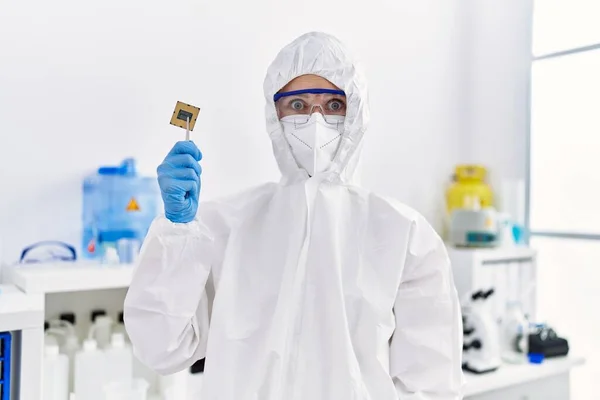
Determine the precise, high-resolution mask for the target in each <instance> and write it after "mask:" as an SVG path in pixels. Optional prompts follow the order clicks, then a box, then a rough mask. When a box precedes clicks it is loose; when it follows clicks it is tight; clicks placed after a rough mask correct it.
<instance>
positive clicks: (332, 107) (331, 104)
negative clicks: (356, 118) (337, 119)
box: [328, 100, 344, 111]
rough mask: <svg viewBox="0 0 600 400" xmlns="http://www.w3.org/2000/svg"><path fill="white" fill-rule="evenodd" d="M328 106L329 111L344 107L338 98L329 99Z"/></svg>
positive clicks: (339, 109)
mask: <svg viewBox="0 0 600 400" xmlns="http://www.w3.org/2000/svg"><path fill="white" fill-rule="evenodd" d="M328 106H329V109H330V110H331V111H341V110H342V109H343V108H344V103H343V102H341V101H340V100H331V101H330V102H329V104H328Z"/></svg>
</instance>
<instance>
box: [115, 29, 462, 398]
mask: <svg viewBox="0 0 600 400" xmlns="http://www.w3.org/2000/svg"><path fill="white" fill-rule="evenodd" d="M304 74H315V75H319V76H321V77H323V78H326V79H328V80H329V81H330V82H332V83H333V84H335V85H336V86H338V87H339V88H341V89H342V90H344V91H345V92H346V96H347V114H346V120H345V130H344V133H343V139H342V142H341V144H340V148H339V151H338V152H337V155H336V157H335V158H334V161H333V163H332V166H331V168H330V169H329V170H328V171H327V172H325V173H323V174H318V175H317V176H315V177H312V178H309V177H308V175H307V173H306V172H305V171H304V170H302V169H300V168H299V167H298V165H297V163H296V162H295V160H294V158H293V156H292V153H291V151H290V147H289V145H288V143H287V141H286V139H285V138H284V135H283V134H282V127H281V123H280V122H279V120H278V117H277V113H276V109H275V104H274V102H273V95H274V94H275V93H276V92H277V91H278V90H280V89H281V88H282V87H283V86H284V85H286V84H287V83H288V82H289V81H291V80H292V79H294V78H295V77H297V76H300V75H304ZM264 91H265V97H266V101H267V104H266V118H267V127H268V132H269V134H270V137H271V140H272V144H273V150H274V153H275V157H276V158H277V162H278V164H279V168H280V169H281V173H282V179H281V181H280V182H279V183H273V184H266V185H263V186H260V187H258V188H255V189H252V190H249V191H247V192H245V193H242V194H240V195H238V196H235V197H233V198H230V199H227V200H223V201H217V202H206V203H204V202H201V204H200V206H199V211H198V214H197V217H196V219H195V220H194V221H192V222H190V223H187V224H176V223H172V222H170V221H169V220H167V219H166V218H164V217H159V218H157V219H156V220H155V221H154V223H153V224H152V226H151V228H150V231H149V233H148V236H147V238H146V239H145V242H144V245H143V248H142V251H141V254H140V258H139V266H138V267H137V269H136V271H135V275H134V278H133V282H132V283H131V286H130V288H129V292H128V293H127V298H126V300H125V324H126V327H127V331H128V333H129V335H130V337H131V341H132V343H133V346H134V349H135V354H136V355H137V356H138V358H139V359H140V360H141V361H143V362H144V363H145V364H147V365H148V366H150V367H151V368H153V369H155V370H156V371H158V372H160V373H163V374H169V373H174V372H176V371H180V370H182V369H184V368H187V367H189V366H190V365H192V364H193V363H194V362H195V361H197V360H198V359H201V358H204V357H206V370H205V377H204V387H203V396H202V397H201V398H202V399H203V400H309V399H310V400H398V399H404V400H408V399H413V400H416V399H423V400H424V399H432V400H433V399H448V400H449V399H453V400H454V399H459V398H460V394H459V393H460V391H461V386H462V372H461V349H462V327H461V317H460V309H459V303H458V299H457V294H456V290H455V287H454V283H453V279H452V274H451V269H450V263H449V259H448V256H447V253H446V250H445V248H444V244H443V243H442V241H441V240H440V238H439V236H438V235H437V234H436V233H435V231H434V230H433V229H432V228H431V226H430V225H429V224H428V223H427V222H426V221H425V219H424V218H423V217H422V216H421V215H419V214H418V213H417V212H415V211H414V210H412V209H410V208H409V207H407V206H404V205H402V204H400V203H399V202H397V201H394V200H392V199H387V198H384V197H381V196H378V195H376V194H374V193H372V192H370V191H368V190H365V189H362V188H361V187H359V186H356V185H354V183H353V180H352V177H353V173H354V170H355V167H356V165H357V160H358V155H359V145H360V142H361V140H362V137H363V134H364V132H365V129H366V127H367V123H368V120H369V111H368V105H367V93H366V84H365V80H364V77H363V75H362V73H361V70H360V68H359V67H358V66H357V64H356V63H355V62H354V61H353V60H352V59H351V58H350V56H349V53H348V52H347V50H346V49H345V48H344V46H343V45H342V44H341V43H340V42H339V41H338V40H337V39H335V38H333V37H331V36H329V35H326V34H323V33H309V34H306V35H303V36H301V37H300V38H298V39H296V40H295V41H294V42H292V43H291V44H290V45H288V46H287V47H285V48H284V49H283V50H282V51H281V52H280V53H279V55H278V56H277V58H276V59H275V61H274V62H273V64H272V65H271V66H270V68H269V70H268V72H267V76H266V79H265V83H264ZM206 288H208V289H209V290H206Z"/></svg>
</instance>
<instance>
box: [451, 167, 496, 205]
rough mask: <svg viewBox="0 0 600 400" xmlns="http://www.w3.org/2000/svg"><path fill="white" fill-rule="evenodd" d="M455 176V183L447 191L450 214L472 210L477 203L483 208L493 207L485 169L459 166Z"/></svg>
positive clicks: (492, 197)
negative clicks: (456, 211) (456, 210)
mask: <svg viewBox="0 0 600 400" xmlns="http://www.w3.org/2000/svg"><path fill="white" fill-rule="evenodd" d="M454 174H455V176H454V182H453V183H452V184H451V185H450V187H449V188H448V190H447V191H446V209H447V211H448V214H451V213H452V210H455V209H457V208H466V209H472V208H474V207H475V204H477V203H478V204H479V206H480V207H481V208H485V207H492V206H493V201H494V195H493V193H492V188H491V187H490V186H489V185H488V184H487V183H485V178H486V175H487V170H486V169H485V167H483V166H481V165H458V166H457V167H456V170H455V173H454Z"/></svg>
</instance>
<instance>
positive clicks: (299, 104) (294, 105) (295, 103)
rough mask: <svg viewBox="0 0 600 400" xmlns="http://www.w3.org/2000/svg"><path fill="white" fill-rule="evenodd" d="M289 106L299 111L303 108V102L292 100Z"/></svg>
mask: <svg viewBox="0 0 600 400" xmlns="http://www.w3.org/2000/svg"><path fill="white" fill-rule="evenodd" d="M290 106H291V107H292V109H293V110H294V111H300V110H302V109H303V108H304V103H302V101H300V100H294V101H292V102H291V103H290Z"/></svg>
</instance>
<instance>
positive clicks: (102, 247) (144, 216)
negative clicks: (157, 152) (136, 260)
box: [81, 159, 160, 262]
mask: <svg viewBox="0 0 600 400" xmlns="http://www.w3.org/2000/svg"><path fill="white" fill-rule="evenodd" d="M159 206H160V190H159V187H158V182H157V181H156V178H152V177H141V176H139V175H138V174H137V171H136V168H135V161H134V160H133V159H126V160H124V161H123V163H122V164H121V165H120V166H118V167H100V168H99V169H98V171H97V173H95V174H93V175H90V176H87V177H86V178H85V179H84V181H83V238H82V252H81V253H82V254H83V257H84V258H88V259H102V258H103V257H104V254H105V253H106V249H107V248H112V249H117V250H121V251H122V252H125V253H127V256H126V257H127V259H124V260H123V259H122V260H121V261H122V262H130V261H131V260H130V259H129V258H130V257H131V254H130V253H131V248H133V247H136V244H137V246H138V247H139V243H141V242H142V240H143V239H144V237H145V236H146V233H147V232H148V228H149V227H150V224H151V223H152V220H153V219H154V218H155V217H156V216H157V215H158V212H159ZM124 243H125V244H126V245H127V246H125V250H122V248H123V247H124V246H123V244H124Z"/></svg>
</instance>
